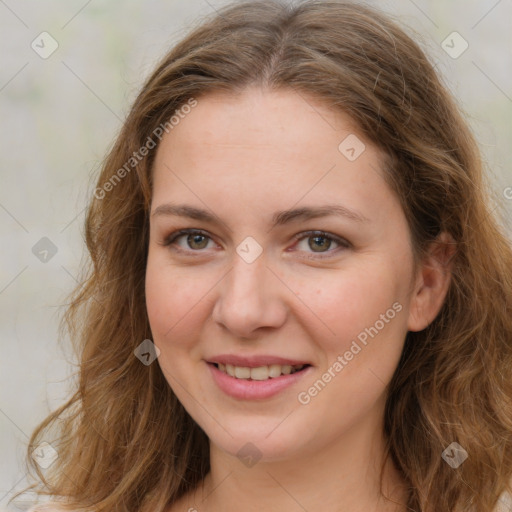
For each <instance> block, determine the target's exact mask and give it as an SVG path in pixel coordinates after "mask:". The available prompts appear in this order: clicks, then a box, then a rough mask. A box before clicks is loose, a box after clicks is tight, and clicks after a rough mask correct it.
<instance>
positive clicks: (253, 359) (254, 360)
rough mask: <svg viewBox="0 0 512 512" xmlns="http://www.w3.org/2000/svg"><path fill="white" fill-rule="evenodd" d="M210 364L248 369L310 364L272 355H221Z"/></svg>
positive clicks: (208, 360)
mask: <svg viewBox="0 0 512 512" xmlns="http://www.w3.org/2000/svg"><path fill="white" fill-rule="evenodd" d="M207 362H208V363H222V364H231V365H233V366H241V367H248V368H258V367H259V366H270V365H272V364H279V365H281V366H283V365H290V366H298V365H301V364H304V365H306V364H310V363H308V362H307V361H300V360H298V359H288V358H287V357H279V356H271V355H252V356H239V355H236V354H220V355H218V356H213V357H211V358H209V359H207Z"/></svg>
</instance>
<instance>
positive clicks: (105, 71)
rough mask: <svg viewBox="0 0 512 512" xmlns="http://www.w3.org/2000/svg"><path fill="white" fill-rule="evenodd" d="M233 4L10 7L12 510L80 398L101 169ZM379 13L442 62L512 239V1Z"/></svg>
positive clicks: (7, 454) (7, 306)
mask: <svg viewBox="0 0 512 512" xmlns="http://www.w3.org/2000/svg"><path fill="white" fill-rule="evenodd" d="M225 3H226V2H223V1H214V0H208V1H207V0H186V1H185V0H168V1H165V2H162V1H156V0H147V1H145V2H135V1H133V0H124V1H122V2H121V1H120V0H111V1H109V2H99V1H95V0H89V1H86V0H68V1H67V2H64V1H57V0H39V1H37V2H36V1H26V0H17V1H15V0H5V1H4V0H0V41H1V45H2V48H3V50H2V52H1V53H0V59H1V65H0V112H1V137H0V162H1V165H0V176H1V181H0V233H1V242H0V244H1V261H0V344H1V345H0V346H1V358H0V454H1V457H0V510H12V511H14V510H26V509H27V508H28V507H29V506H30V505H31V500H32V499H33V495H30V494H28V495H25V496H24V497H21V498H18V499H17V500H16V501H14V502H13V503H11V504H9V505H8V500H9V498H10V497H11V496H12V495H13V494H14V493H15V492H16V491H18V490H19V489H21V488H24V487H25V486H27V484H28V483H29V481H28V479H27V476H26V467H25V463H24V457H25V452H26V445H27V441H28V437H29V436H30V434H31V432H32V430H33V429H34V427H35V426H36V425H37V424H38V423H39V422H40V421H41V420H42V419H43V418H44V417H45V416H46V415H47V414H48V412H49V411H50V410H52V409H55V408H56V407H57V406H59V405H61V404H62V403H63V402H64V401H65V398H66V397H67V396H68V394H69V390H70V384H71V382H72V379H71V378H70V376H71V372H72V370H73V368H72V366H71V365H70V364H69V361H70V360H72V357H73V355H72V353H71V350H69V349H68V348H66V347H67V345H66V340H65V339H62V340H61V342H60V343H59V341H58V340H59V337H58V324H59V320H60V318H61V315H62V313H63V312H64V308H65V300H66V295H67V294H68V293H69V292H70V291H71V289H72V288H73V286H74V285H75V284H76V279H77V276H78V275H79V272H80V268H81V264H82V263H83V261H84V259H83V258H84V257H85V256H86V255H85V252H84V242H83V236H82V235H83V222H84V212H85V207H86V203H87V200H88V198H90V197H91V194H92V191H93V189H94V186H95V185H94V180H95V177H96V176H97V173H98V170H99V167H100V165H101V161H102V159H103V157H104V156H105V154H106V152H107V150H108V148H109V147H110V146H111V144H112V142H113V140H114V138H115V136H116V134H117V133H118V131H119V129H120V127H121V124H122V122H123V119H124V118H125V116H126V115H127V112H128V109H129V107H130V105H131V103H132V101H133V100H134V99H135V96H136V94H137V92H138V90H139V87H140V86H141V85H142V82H143V80H144V79H145V78H146V77H147V75H148V74H149V72H150V71H151V70H152V68H153V66H154V64H155V63H156V61H157V60H159V58H160V57H161V56H162V55H163V54H164V53H165V52H166V51H167V50H168V49H169V48H170V47H171V46H172V45H173V44H174V43H175V42H177V41H178V40H179V39H181V38H182V37H183V36H184V35H185V34H186V32H187V31H188V30H189V29H190V27H191V26H192V25H195V24H197V23H199V22H200V20H201V18H203V17H205V16H208V15H210V14H211V13H213V12H215V10H216V9H218V8H219V7H220V6H222V5H223V4H225ZM367 3H369V4H370V5H376V6H378V7H380V8H381V9H383V10H384V11H386V12H388V13H390V14H392V15H393V16H394V17H395V18H396V19H397V20H398V21H399V22H400V23H402V24H405V25H406V26H408V27H410V30H409V29H408V31H409V33H411V32H412V33H414V37H415V38H416V39H419V41H420V44H421V45H422V46H423V48H424V49H425V50H426V51H427V52H428V53H429V54H430V55H431V58H432V60H433V61H434V62H435V63H436V66H437V70H438V71H439V72H440V73H441V75H442V77H443V79H444V81H445V83H446V84H447V86H448V87H449V88H450V89H451V90H452V92H453V93H454V95H455V96H456V98H457V100H458V102H459V105H460V106H461V108H462V110H463V111H464V113H465V115H466V117H467V119H468V122H469V123H470V125H471V126H472V128H473V131H474V132H475V134H476V137H477V140H478V141H479V144H480V147H481V150H482V152H483V155H484V159H485V162H486V166H487V168H488V173H489V180H490V183H491V187H492V190H493V193H494V205H493V208H494V211H495V214H496V215H498V216H499V218H500V220H501V222H502V224H503V225H504V227H505V229H506V230H507V232H508V233H509V235H510V234H511V233H512V229H511V226H512V222H511V219H512V172H511V163H512V162H511V160H512V156H511V152H510V149H509V148H510V142H511V135H512V123H511V120H512V84H511V75H512V45H511V37H510V20H511V19H512V0H478V1H476V0H471V1H468V0H451V1H450V2H445V1H441V0H401V1H382V2H377V1H368V2H367ZM43 452H44V453H45V455H44V458H45V460H46V463H51V459H52V451H51V447H45V446H43V447H40V452H39V456H41V454H42V453H43ZM55 455H57V454H55Z"/></svg>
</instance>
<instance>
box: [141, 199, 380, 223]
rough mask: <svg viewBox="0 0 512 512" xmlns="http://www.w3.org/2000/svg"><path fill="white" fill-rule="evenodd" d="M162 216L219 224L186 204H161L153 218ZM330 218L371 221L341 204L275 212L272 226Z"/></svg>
mask: <svg viewBox="0 0 512 512" xmlns="http://www.w3.org/2000/svg"><path fill="white" fill-rule="evenodd" d="M160 215H163V216H167V215H168V216H178V217H187V218H190V219H194V220H198V221H203V222H210V223H212V224H217V223H219V220H218V218H217V216H216V215H214V214H212V213H210V212H209V211H208V210H204V209H201V208H196V207H194V206H190V205H186V204H172V203H166V204H161V205H160V206H158V207H157V208H155V210H154V211H153V213H152V214H151V216H152V217H155V216H160ZM329 216H337V217H344V218H347V219H349V220H352V221H355V222H359V223H363V222H369V221H370V219H368V218H367V217H365V216H364V215H362V214H361V213H359V212H356V211H354V210H350V209H348V208H346V207H344V206H341V205H339V204H326V205H322V206H315V207H303V208H295V209H292V210H282V211H278V212H275V213H274V215H273V216H272V226H273V227H276V226H282V225H285V224H289V223H291V222H297V221H305V220H308V219H317V218H320V217H329Z"/></svg>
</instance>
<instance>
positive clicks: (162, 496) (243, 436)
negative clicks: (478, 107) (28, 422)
mask: <svg viewBox="0 0 512 512" xmlns="http://www.w3.org/2000/svg"><path fill="white" fill-rule="evenodd" d="M481 167H482V166H481V159H480V156H479V153H478V151H477V149H476V144H475V141H474V139H473V137H472V135H471V133H470V131H469V130H468V127H467V126H466V124H465V122H464V121H463V119H462V117H461V116H460V114H459V113H458V111H457V108H456V107H455V104H454V102H453V100H452V98H451V97H450V96H449V94H448V93H447V91H446V90H445V89H444V88H443V87H442V85H441V83H440V81H439V79H438V77H437V76H436V74H435V72H434V70H433V68H432V66H431V65H430V63H429V61H428V59H427V58H426V57H425V55H424V54H423V53H422V51H421V50H420V49H419V47H418V46H417V44H416V43H414V42H413V41H412V40H411V39H410V38H409V37H408V36H407V35H406V34H405V33H404V32H403V31H402V30H401V29H400V28H398V27H397V26H396V25H395V24H394V23H393V22H391V21H390V20H389V19H387V18H386V17H385V16H383V15H382V14H381V13H379V12H377V11H375V10H372V9H370V8H368V7H363V6H360V5H357V4H352V3H338V2H327V1H321V2H304V3H302V4H300V5H298V6H295V7H288V6H285V5H283V4H281V3H279V2H274V1H270V0H268V1H263V2H248V3H240V2H237V3H235V4H233V5H231V6H228V7H226V8H224V9H223V10H222V11H220V12H219V13H218V14H217V15H216V16H214V17H213V18H212V19H210V20H208V21H206V22H205V23H203V24H202V25H201V26H200V27H198V28H197V29H195V30H194V31H193V32H192V33H191V34H189V35H188V36H187V37H186V38H185V39H184V40H183V41H181V42H180V43H179V44H178V45H177V46H176V47H175V48H173V49H172V50H171V52H170V53H169V54H168V55H167V56H166V57H165V58H164V59H163V60H162V62H161V63H160V64H159V65H158V67H157V69H156V70H155V72H154V73H153V74H152V76H151V77H150V78H149V80H148V81H147V82H146V84H145V85H144V87H143V88H142V91H141V93H140V95H139V97H138V98H137V99H136V101H135V103H134V105H133V107H132V110H131V112H130V114H129V116H128V118H127V120H126V122H125V125H124V128H123V130H122V132H121V133H120V135H119V137H118V139H117V142H116V144H115V146H114V148H113V149H112V151H111V152H110V154H109V156H108V158H107V159H106V162H105V165H104V167H103V170H102V173H101V176H100V178H99V180H98V185H97V188H96V190H95V193H94V198H93V199H92V201H91V205H90V208H89V212H88V217H87V222H86V234H87V246H88V249H89V251H90V254H91V260H92V267H91V269H90V273H89V275H88V276H87V277H86V278H85V279H84V282H83V286H82V287H80V288H79V289H77V290H76V294H75V295H74V298H73V302H72V305H71V307H70V309H69V312H68V314H67V317H66V319H67V321H68V325H69V326H70V328H71V334H72V336H73V337H74V339H76V340H77V342H78V344H79V348H80V351H81V366H80V376H79V377H80V379H79V388H78V390H77V391H76V393H75V395H74V396H73V397H72V398H71V399H70V400H69V401H68V402H67V403H66V404H65V405H64V406H62V407H61V408H60V409H58V410H57V411H55V412H54V413H53V414H52V415H50V416H49V417H48V418H47V419H46V420H45V421H44V422H43V423H42V424H41V425H40V426H39V427H38V428H37V429H36V431H35V432H34V434H33V436H32V439H31V444H30V447H29V453H30V454H31V453H32V452H33V450H34V449H36V447H37V446H39V443H40V442H41V441H45V440H47V438H46V437H45V434H47V433H48V432H49V428H50V427H51V426H52V425H58V427H59V429H60V431H59V433H60V434H59V436H58V439H56V440H55V441H54V442H53V443H52V445H53V446H54V447H55V449H56V450H57V452H58V455H59V457H58V459H57V460H56V462H55V463H54V464H53V465H52V466H51V467H50V468H49V469H48V470H47V472H45V473H44V475H43V474H42V472H41V470H40V469H39V467H38V466H37V464H34V467H35V469H36V471H37V473H38V475H39V476H40V477H41V478H42V479H44V480H45V483H46V486H47V491H46V493H47V494H49V495H51V496H54V497H56V498H57V500H58V503H55V504H54V505H51V506H50V509H51V510H53V509H55V510H57V509H59V510H60V509H62V510H66V509H68V510H91V511H92V510H94V511H98V512H99V511H107V510H108V511H112V510H119V511H121V510H123V511H125V510H126V511H128V510H130V511H135V510H137V511H139V510H143V511H146V510H147V511H150V510H151V511H165V512H175V511H178V510H189V511H193V510H197V511H199V512H202V511H219V510H222V511H228V512H229V511H232V510H239V509H244V510H276V511H277V510H287V511H295V510H297V511H299V510H319V509H321V510H325V511H335V510H344V511H348V512H350V511H356V510H379V511H406V510H411V511H421V512H439V511H441V510H442V511H454V512H455V511H459V510H465V511H466V510H472V511H475V512H490V511H492V510H503V507H504V506H505V501H506V499H507V494H506V491H510V485H509V484H510V479H511V477H512V404H511V397H512V379H511V371H512V370H511V369H512V344H511V338H512V320H511V318H512V317H511V310H512V272H511V268H512V251H511V247H510V243H509V241H508V240H507V239H506V237H505V236H504V234H503V233H502V232H501V230H500V228H499V227H498V224H497V222H496V220H495V219H494V218H493V217H492V216H491V214H490V209H489V207H488V205H487V203H488V199H487V194H486V192H485V189H484V181H483V178H482V170H481ZM66 504H67V505H68V506H67V508H66V506H65V505H66ZM499 507H502V508H501V509H500V508H499Z"/></svg>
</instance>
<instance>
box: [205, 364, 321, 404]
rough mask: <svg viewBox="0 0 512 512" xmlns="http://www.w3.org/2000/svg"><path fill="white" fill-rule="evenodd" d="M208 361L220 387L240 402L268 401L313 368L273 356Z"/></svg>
mask: <svg viewBox="0 0 512 512" xmlns="http://www.w3.org/2000/svg"><path fill="white" fill-rule="evenodd" d="M207 362H208V366H209V368H210V370H211V373H212V376H213V378H214V380H215V382H216V383H217V385H218V386H219V388H220V389H221V390H222V391H224V392H225V393H226V394H228V395H230V396H232V397H234V398H238V399H243V400H247V399H264V398H269V397H271V396H273V395H275V394H277V393H278V392H279V391H281V390H283V389H285V388H287V387H288V386H290V385H292V384H293V383H294V382H296V381H297V380H298V379H300V378H301V377H302V376H303V375H304V374H305V373H307V372H308V370H309V369H310V368H312V367H311V365H310V364H309V363H306V362H302V361H294V360H291V359H286V358H281V357H276V356H252V357H242V356H236V355H232V354H226V355H221V356H217V357H212V358H211V359H210V360H209V361H207Z"/></svg>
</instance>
